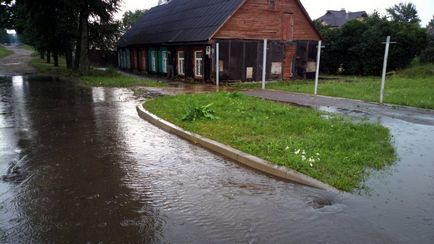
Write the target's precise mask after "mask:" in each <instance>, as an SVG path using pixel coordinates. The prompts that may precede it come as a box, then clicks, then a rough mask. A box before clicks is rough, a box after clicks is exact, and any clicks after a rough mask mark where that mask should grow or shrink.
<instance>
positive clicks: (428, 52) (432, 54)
mask: <svg viewBox="0 0 434 244" xmlns="http://www.w3.org/2000/svg"><path fill="white" fill-rule="evenodd" d="M427 32H428V36H427V43H428V44H427V45H426V48H425V50H423V51H422V53H421V54H420V61H421V62H422V63H432V64H434V17H433V19H432V20H431V21H430V22H429V24H428V26H427Z"/></svg>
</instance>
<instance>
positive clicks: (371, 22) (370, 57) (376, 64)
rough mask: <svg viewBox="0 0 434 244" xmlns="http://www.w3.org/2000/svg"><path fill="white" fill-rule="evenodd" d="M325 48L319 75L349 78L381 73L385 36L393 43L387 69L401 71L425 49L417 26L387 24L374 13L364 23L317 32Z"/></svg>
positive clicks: (350, 23)
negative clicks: (336, 74)
mask: <svg viewBox="0 0 434 244" xmlns="http://www.w3.org/2000/svg"><path fill="white" fill-rule="evenodd" d="M319 31H320V32H321V36H322V37H323V39H324V43H325V45H326V46H327V48H325V49H324V51H323V58H322V61H321V63H322V71H323V72H326V73H336V72H337V71H338V69H339V68H342V69H343V73H344V74H349V75H378V74H380V73H381V69H382V63H383V55H384V45H383V44H382V42H384V41H385V39H386V36H389V35H390V36H391V37H392V40H393V41H396V42H397V43H396V44H395V45H393V46H391V49H390V55H389V68H390V69H392V70H397V69H402V68H405V67H407V66H408V65H410V63H411V61H412V60H413V59H414V58H415V57H416V56H417V55H419V54H420V53H421V51H422V50H423V49H424V48H425V47H426V42H427V39H426V36H427V33H426V31H425V30H424V29H423V28H421V27H420V26H419V25H418V24H414V23H407V22H395V21H389V20H388V19H387V18H386V17H384V16H383V17H381V16H380V15H379V14H378V13H374V14H373V15H370V16H369V17H368V18H367V19H366V20H365V21H363V22H360V21H357V20H355V21H349V22H348V23H347V24H345V25H344V26H343V27H342V28H335V29H331V28H329V27H322V28H320V29H319Z"/></svg>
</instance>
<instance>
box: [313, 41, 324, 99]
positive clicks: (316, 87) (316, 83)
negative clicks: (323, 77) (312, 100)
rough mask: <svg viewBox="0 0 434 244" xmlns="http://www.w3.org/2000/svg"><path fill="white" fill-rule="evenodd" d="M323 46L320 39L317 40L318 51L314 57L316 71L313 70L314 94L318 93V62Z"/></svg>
mask: <svg viewBox="0 0 434 244" xmlns="http://www.w3.org/2000/svg"><path fill="white" fill-rule="evenodd" d="M323 47H324V46H322V41H321V40H319V41H318V47H317V48H318V53H317V57H316V72H315V95H318V80H319V67H320V62H321V48H323Z"/></svg>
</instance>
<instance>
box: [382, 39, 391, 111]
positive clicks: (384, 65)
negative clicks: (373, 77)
mask: <svg viewBox="0 0 434 244" xmlns="http://www.w3.org/2000/svg"><path fill="white" fill-rule="evenodd" d="M389 47H390V36H387V39H386V51H385V53H384V64H383V76H382V78H381V91H380V103H383V102H384V85H385V83H386V72H387V59H388V57H389Z"/></svg>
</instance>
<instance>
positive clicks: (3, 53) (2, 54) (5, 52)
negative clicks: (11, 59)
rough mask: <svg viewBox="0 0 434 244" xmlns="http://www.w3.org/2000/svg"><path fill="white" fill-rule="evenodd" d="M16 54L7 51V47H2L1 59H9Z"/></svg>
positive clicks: (0, 46) (0, 49) (0, 51)
mask: <svg viewBox="0 0 434 244" xmlns="http://www.w3.org/2000/svg"><path fill="white" fill-rule="evenodd" d="M13 53H14V52H12V51H11V50H9V49H7V48H6V47H4V46H2V45H0V58H4V57H7V56H9V55H11V54H13Z"/></svg>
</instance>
